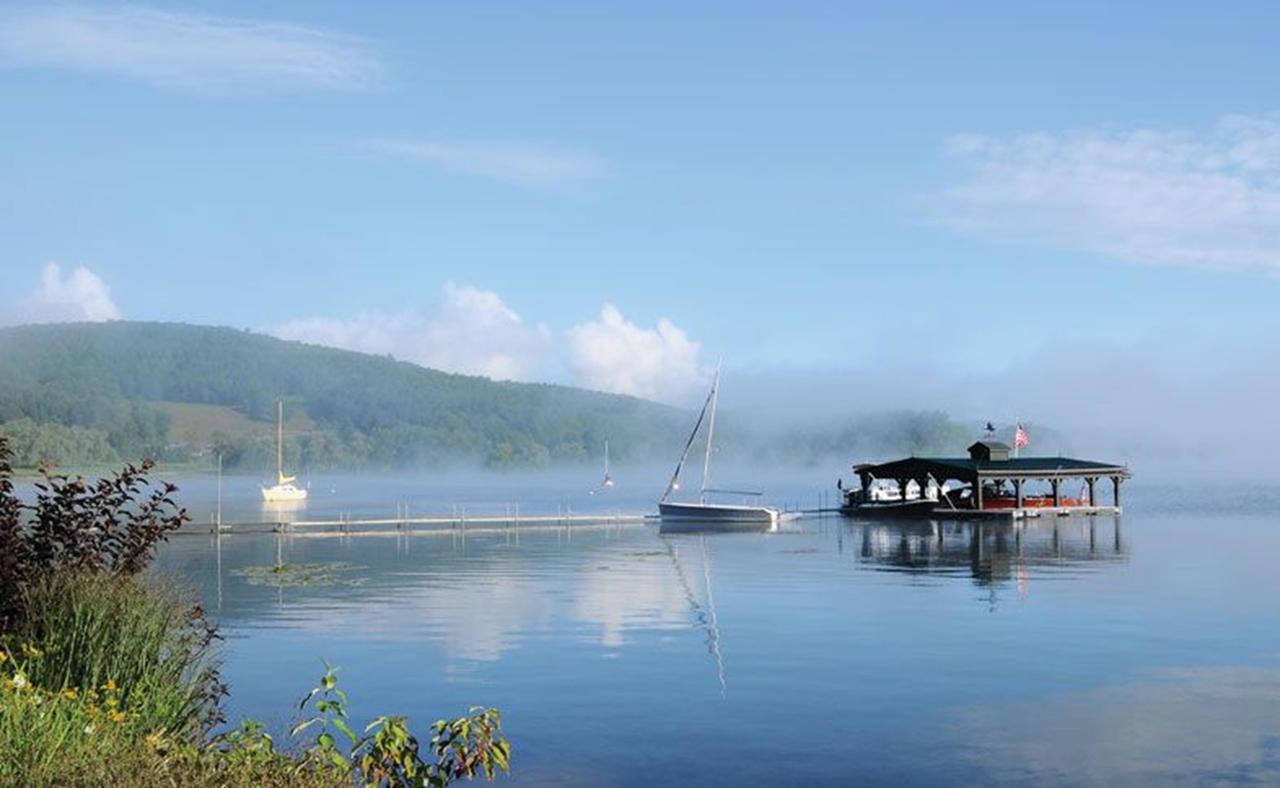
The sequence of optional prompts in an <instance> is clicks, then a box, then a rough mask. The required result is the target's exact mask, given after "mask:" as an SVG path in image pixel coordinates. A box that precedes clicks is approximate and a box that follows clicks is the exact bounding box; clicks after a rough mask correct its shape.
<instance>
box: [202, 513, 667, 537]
mask: <svg viewBox="0 0 1280 788" xmlns="http://www.w3.org/2000/svg"><path fill="white" fill-rule="evenodd" d="M657 518H658V516H657V515H656V514H622V513H612V514H610V513H600V514H545V515H532V516H527V515H521V514H520V513H519V511H518V510H517V511H516V512H514V513H510V514H499V515H468V514H465V513H461V514H457V515H453V516H449V515H438V516H425V517H417V516H415V517H409V516H407V515H406V516H403V517H363V518H362V517H350V516H346V515H342V516H339V517H335V518H328V519H316V520H279V521H261V522H237V523H221V524H218V523H214V524H212V525H211V526H210V529H209V530H210V531H214V532H218V533H224V534H227V533H276V532H286V531H288V532H299V533H304V532H323V531H329V532H335V533H351V532H358V533H371V532H388V533H400V532H414V533H424V534H432V533H438V534H456V533H466V534H479V533H489V532H501V531H508V530H512V529H515V530H548V529H556V528H565V527H569V526H586V525H599V526H608V525H640V524H643V523H645V522H649V521H656V520H657Z"/></svg>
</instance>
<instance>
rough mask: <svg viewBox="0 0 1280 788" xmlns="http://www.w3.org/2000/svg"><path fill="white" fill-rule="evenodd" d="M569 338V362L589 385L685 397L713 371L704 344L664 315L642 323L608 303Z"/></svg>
mask: <svg viewBox="0 0 1280 788" xmlns="http://www.w3.org/2000/svg"><path fill="white" fill-rule="evenodd" d="M568 339H569V365H570V367H571V368H572V369H573V372H574V375H575V378H576V380H577V382H578V383H580V384H581V385H584V386H587V387H589V388H594V389H600V390H602V391H611V392H614V393H618V394H631V395H634V396H637V397H644V398H646V399H657V400H662V401H665V402H680V401H682V400H684V399H685V398H686V397H687V396H688V395H689V394H690V392H691V391H693V390H694V389H696V388H698V387H700V386H701V385H702V384H703V383H705V381H706V379H707V377H708V371H707V370H706V369H705V368H704V367H703V365H702V363H701V362H700V360H699V352H700V346H699V344H698V343H697V342H694V341H693V340H691V339H689V337H688V335H687V334H685V332H684V331H682V330H681V329H679V328H678V327H676V326H675V325H673V324H672V323H671V321H669V320H667V319H665V318H663V319H662V320H659V321H658V326H657V328H641V327H640V326H637V325H636V324H635V323H632V322H630V321H628V320H627V319H626V318H624V317H623V316H622V312H620V311H619V310H618V308H617V307H616V306H614V305H613V304H605V305H604V307H603V308H602V309H601V310H600V316H599V317H598V318H596V319H595V320H592V321H588V322H586V323H582V324H580V325H577V326H574V327H573V328H571V329H569V331H568Z"/></svg>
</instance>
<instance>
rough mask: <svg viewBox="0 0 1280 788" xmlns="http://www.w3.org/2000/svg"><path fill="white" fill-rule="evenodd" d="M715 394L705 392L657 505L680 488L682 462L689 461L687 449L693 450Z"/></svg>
mask: <svg viewBox="0 0 1280 788" xmlns="http://www.w3.org/2000/svg"><path fill="white" fill-rule="evenodd" d="M713 394H715V388H712V389H711V391H709V392H707V399H706V401H705V402H703V403H702V412H701V413H699V414H698V420H697V421H696V422H694V425H693V432H690V433H689V440H687V441H685V444H684V451H683V452H681V453H680V461H679V462H677V463H676V470H675V472H674V473H672V474H671V481H669V482H667V489H666V492H664V493H662V497H661V498H659V499H658V501H659V503H661V502H662V501H665V500H667V498H669V497H670V496H671V493H672V492H673V491H675V490H676V489H677V488H679V487H680V471H682V470H683V469H684V461H685V460H687V459H689V449H691V448H693V439H694V438H696V437H698V430H700V429H701V428H702V420H703V419H705V418H706V417H707V408H709V407H711V396H712V395H713Z"/></svg>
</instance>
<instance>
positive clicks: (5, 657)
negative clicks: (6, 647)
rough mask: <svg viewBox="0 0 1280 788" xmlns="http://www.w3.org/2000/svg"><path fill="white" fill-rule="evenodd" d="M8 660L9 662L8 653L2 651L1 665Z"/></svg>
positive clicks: (0, 655)
mask: <svg viewBox="0 0 1280 788" xmlns="http://www.w3.org/2000/svg"><path fill="white" fill-rule="evenodd" d="M8 660H9V654H8V652H5V651H0V665H3V664H4V663H5V662H7V661H8Z"/></svg>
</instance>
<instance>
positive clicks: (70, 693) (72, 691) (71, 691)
mask: <svg viewBox="0 0 1280 788" xmlns="http://www.w3.org/2000/svg"><path fill="white" fill-rule="evenodd" d="M62 697H64V698H66V699H67V700H75V699H76V698H78V697H80V693H79V692H77V691H76V688H75V687H67V688H66V689H64V690H63V691H62Z"/></svg>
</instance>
